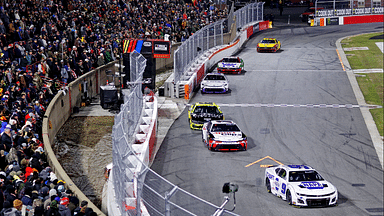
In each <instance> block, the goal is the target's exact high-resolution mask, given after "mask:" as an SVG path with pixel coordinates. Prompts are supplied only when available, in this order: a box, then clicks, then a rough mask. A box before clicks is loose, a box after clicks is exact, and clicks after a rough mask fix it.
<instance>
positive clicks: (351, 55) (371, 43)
mask: <svg viewBox="0 0 384 216" xmlns="http://www.w3.org/2000/svg"><path fill="white" fill-rule="evenodd" d="M380 35H383V32H381V33H371V34H364V35H359V36H355V37H349V38H346V39H344V40H342V41H341V43H342V46H343V48H349V47H368V49H369V50H355V51H344V52H345V54H346V55H347V59H348V61H349V64H350V65H351V67H352V69H373V68H383V53H382V52H381V50H380V49H379V47H377V45H376V44H375V42H383V41H384V40H383V39H382V38H381V39H372V37H375V36H376V37H377V36H380Z"/></svg>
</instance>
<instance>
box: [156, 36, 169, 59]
mask: <svg viewBox="0 0 384 216" xmlns="http://www.w3.org/2000/svg"><path fill="white" fill-rule="evenodd" d="M153 57H154V58H170V57H171V43H170V42H169V41H163V40H153Z"/></svg>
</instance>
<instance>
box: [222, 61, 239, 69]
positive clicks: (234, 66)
mask: <svg viewBox="0 0 384 216" xmlns="http://www.w3.org/2000/svg"><path fill="white" fill-rule="evenodd" d="M218 67H222V68H239V67H240V63H225V62H220V63H219V64H218Z"/></svg>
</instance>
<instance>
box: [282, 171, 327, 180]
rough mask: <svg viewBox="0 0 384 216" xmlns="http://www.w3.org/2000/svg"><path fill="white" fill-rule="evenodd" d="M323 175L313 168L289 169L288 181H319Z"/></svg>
mask: <svg viewBox="0 0 384 216" xmlns="http://www.w3.org/2000/svg"><path fill="white" fill-rule="evenodd" d="M321 180H324V179H323V177H321V175H320V174H319V173H317V172H316V171H315V170H307V171H291V172H289V181H290V182H301V181H321Z"/></svg>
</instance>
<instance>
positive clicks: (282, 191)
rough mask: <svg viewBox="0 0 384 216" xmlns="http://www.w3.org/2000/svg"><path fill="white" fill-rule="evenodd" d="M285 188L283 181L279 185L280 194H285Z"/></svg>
mask: <svg viewBox="0 0 384 216" xmlns="http://www.w3.org/2000/svg"><path fill="white" fill-rule="evenodd" d="M286 189H287V185H286V184H285V183H283V184H282V185H281V193H282V194H285V190H286Z"/></svg>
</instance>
